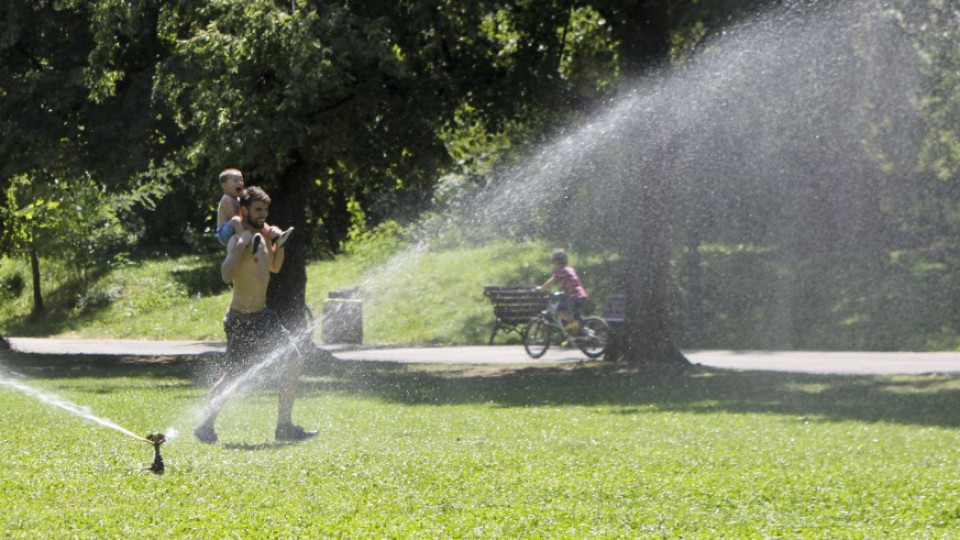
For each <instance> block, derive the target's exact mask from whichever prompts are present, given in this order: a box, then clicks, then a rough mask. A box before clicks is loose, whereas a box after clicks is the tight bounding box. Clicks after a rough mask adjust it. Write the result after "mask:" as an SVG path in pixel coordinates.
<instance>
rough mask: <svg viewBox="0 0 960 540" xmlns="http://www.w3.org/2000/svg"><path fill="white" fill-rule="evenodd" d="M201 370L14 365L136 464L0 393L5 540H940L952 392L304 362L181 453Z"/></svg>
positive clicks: (951, 445) (959, 466) (957, 380)
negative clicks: (298, 428) (85, 415)
mask: <svg viewBox="0 0 960 540" xmlns="http://www.w3.org/2000/svg"><path fill="white" fill-rule="evenodd" d="M206 362H207V361H205V360H202V359H193V360H181V361H176V362H173V361H169V362H165V361H156V360H153V361H149V362H144V361H132V360H130V359H114V360H110V359H95V358H94V359H90V358H86V359H77V358H56V357H51V358H44V357H39V358H38V357H27V356H11V355H8V356H6V357H4V360H3V363H4V364H6V365H7V366H8V367H11V368H12V369H15V370H17V371H19V372H21V373H25V374H26V375H27V378H26V379H23V382H27V383H29V384H31V385H34V386H36V387H38V388H42V389H44V390H45V391H48V392H52V393H55V394H57V395H60V396H62V397H64V398H67V399H70V400H72V401H75V402H76V403H78V404H82V405H85V406H88V407H90V409H91V410H92V411H93V412H94V413H97V414H99V415H102V416H105V417H108V418H110V419H112V420H114V421H116V422H118V423H120V424H121V425H123V426H125V427H127V428H129V429H131V430H133V431H134V432H137V433H143V434H146V433H148V432H152V431H157V430H168V431H169V429H170V428H171V427H173V428H175V429H176V430H179V432H180V435H179V437H177V438H175V439H174V440H172V441H171V442H169V443H168V444H166V445H165V446H164V456H165V458H166V461H167V473H166V474H165V475H164V476H155V475H152V474H150V473H147V472H144V471H143V470H142V469H143V467H144V466H146V465H147V464H148V463H149V462H150V460H151V458H152V449H151V448H150V447H149V446H148V445H147V444H146V443H143V442H138V441H136V440H134V439H132V438H129V437H127V436H124V435H122V434H120V433H117V432H114V431H111V430H108V429H104V428H101V427H99V426H96V425H95V424H92V423H90V422H88V421H85V420H82V419H80V418H77V417H74V416H72V415H69V414H68V413H66V412H63V411H60V410H58V409H55V408H52V407H50V406H47V405H44V404H42V403H41V402H39V401H38V400H36V399H34V398H31V397H28V396H25V395H23V394H21V393H19V392H16V391H12V390H8V389H6V388H3V387H0V408H2V410H3V411H4V419H3V428H2V430H0V463H2V464H3V469H4V470H3V474H0V505H2V507H3V508H4V511H3V512H2V513H0V530H2V531H4V533H3V536H4V537H8V538H20V537H24V538H53V537H81V538H119V537H123V538H130V537H138V538H159V537H168V536H172V537H197V538H264V537H271V538H292V537H298V538H317V537H348V538H585V537H596V538H661V537H664V538H676V537H689V538H717V537H725V538H773V537H787V538H951V537H956V531H957V530H958V528H960V452H957V448H960V432H958V429H957V428H958V424H960V418H958V416H957V414H956V411H957V410H960V393H958V389H960V377H957V376H944V375H927V376H899V377H886V378H884V377H852V376H844V377H841V376H814V375H799V374H785V373H736V372H724V371H716V370H707V369H693V370H691V371H689V372H688V373H685V374H675V375H653V374H649V373H644V372H641V371H636V370H633V369H631V368H628V367H624V366H616V365H610V364H606V365H604V364H581V365H578V366H571V367H534V368H531V367H503V366H501V367H477V366H473V367H466V366H432V367H431V366H416V365H405V366H402V365H390V364H360V363H349V364H334V365H323V364H311V366H310V369H309V370H308V374H307V375H306V376H305V377H304V380H303V385H302V387H301V392H300V396H301V397H300V399H299V401H298V402H297V406H296V411H295V418H296V419H297V420H298V421H299V422H300V423H302V424H304V425H305V426H307V427H309V428H314V429H319V430H320V432H321V436H320V437H319V438H318V439H314V440H311V441H307V442H303V443H299V444H276V443H275V442H274V441H273V433H272V430H273V427H274V422H275V414H276V409H275V407H276V396H275V392H274V391H273V389H272V388H270V385H269V384H268V385H266V386H265V387H262V388H260V389H256V390H251V391H250V392H248V393H246V394H245V395H243V396H240V397H238V399H236V400H234V401H233V402H231V404H230V405H228V407H227V408H226V409H225V411H224V413H223V415H222V416H221V421H220V424H219V426H218V430H219V432H220V437H221V441H222V442H221V443H220V444H217V445H203V444H200V443H197V442H195V441H193V440H192V437H191V436H190V434H189V433H190V430H192V428H193V426H194V425H195V420H194V413H195V411H196V410H197V409H198V407H199V406H200V405H201V404H202V401H203V395H204V393H205V381H208V380H209V379H208V376H207V369H206Z"/></svg>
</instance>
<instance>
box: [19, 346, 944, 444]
mask: <svg viewBox="0 0 960 540" xmlns="http://www.w3.org/2000/svg"><path fill="white" fill-rule="evenodd" d="M217 364H218V362H217V358H216V355H202V356H198V357H160V358H144V357H122V356H95V355H68V356H57V355H30V354H22V353H3V354H2V355H0V367H5V368H9V369H10V370H12V371H14V372H16V373H20V374H22V375H25V376H28V377H31V378H36V379H45V380H55V379H71V378H78V377H86V378H99V379H103V380H102V381H99V384H98V386H97V387H96V389H95V390H94V391H95V392H98V393H112V392H121V391H124V390H125V389H126V387H125V385H128V384H129V383H128V382H125V381H124V380H123V379H124V378H131V377H134V378H145V379H156V380H157V388H161V389H169V388H174V389H177V390H178V391H179V390H183V389H198V390H199V389H202V388H205V387H206V386H207V385H208V383H209V381H210V374H211V372H213V371H215V370H216V368H217ZM161 379H162V380H161ZM171 379H172V380H173V382H171ZM271 391H272V390H271ZM329 392H334V393H342V394H346V395H353V396H362V397H369V398H372V399H376V400H380V401H385V402H390V403H397V404H402V405H407V406H417V405H419V406H436V407H442V406H450V405H470V404H493V405H496V406H499V407H505V408H513V407H568V406H569V407H592V406H595V407H603V410H604V411H605V413H606V414H621V415H640V414H652V413H657V412H665V411H670V412H686V413H693V414H704V415H708V414H712V413H733V414H772V415H778V416H784V417H788V418H795V419H797V421H807V422H843V421H850V420H854V421H858V422H888V423H897V424H904V425H919V426H935V427H945V428H958V427H960V415H957V414H955V412H954V411H956V410H960V374H926V375H896V376H867V375H814V374H805V373H784V372H770V371H732V370H723V369H717V368H707V367H703V366H694V367H691V368H689V369H687V370H685V371H684V372H678V373H654V372H650V371H645V370H643V369H639V368H637V367H634V366H630V365H624V364H609V363H584V364H571V365H544V366H535V367H531V366H522V365H517V366H493V365H416V364H400V363H390V362H359V361H341V360H336V359H332V358H331V357H330V356H329V355H320V356H317V357H316V358H312V359H311V361H310V362H308V364H307V366H306V369H305V372H304V376H303V380H302V382H301V395H304V396H305V395H309V394H310V393H329ZM255 449H264V448H261V447H259V445H258V448H255Z"/></svg>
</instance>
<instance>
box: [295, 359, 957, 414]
mask: <svg viewBox="0 0 960 540" xmlns="http://www.w3.org/2000/svg"><path fill="white" fill-rule="evenodd" d="M341 364H346V363H341ZM352 364H353V365H338V366H335V367H332V368H328V369H327V373H325V374H323V375H324V378H323V379H321V380H319V381H309V382H307V383H305V388H308V389H310V390H312V391H318V392H324V391H336V392H344V393H351V394H360V395H369V396H372V397H375V398H376V399H379V400H384V401H390V402H395V403H401V404H404V405H434V406H444V405H463V404H480V403H486V404H490V403H492V404H496V405H499V406H501V407H537V406H552V407H557V406H560V407H563V406H607V407H609V406H613V407H614V408H615V411H616V414H649V413H651V412H658V411H674V412H690V413H698V414H710V413H715V412H727V413H760V414H775V415H782V416H790V417H795V418H798V419H803V420H804V421H822V422H841V421H848V420H855V421H860V422H892V423H899V424H909V425H924V426H939V427H948V428H956V427H960V415H956V414H954V413H953V411H956V410H957V409H958V408H960V375H953V374H951V375H941V374H929V375H899V376H892V377H891V376H850V375H814V374H803V373H784V372H767V371H731V370H722V369H716V368H706V367H700V366H697V367H693V368H690V369H688V370H687V371H686V372H684V373H675V374H662V373H660V374H658V373H650V372H649V371H644V370H640V369H636V368H633V367H629V366H623V365H610V364H581V365H575V366H572V367H571V366H557V367H513V368H495V367H490V366H488V367H476V366H459V367H449V366H448V367H447V368H445V369H443V370H442V371H425V370H423V368H422V367H421V368H417V367H416V366H407V365H400V364H388V365H382V364H379V365H371V364H372V363H367V364H364V363H352ZM318 374H322V373H318Z"/></svg>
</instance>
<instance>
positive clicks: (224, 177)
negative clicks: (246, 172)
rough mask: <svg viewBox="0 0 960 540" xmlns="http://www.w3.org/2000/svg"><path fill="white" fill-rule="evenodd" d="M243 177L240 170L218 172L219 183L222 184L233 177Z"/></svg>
mask: <svg viewBox="0 0 960 540" xmlns="http://www.w3.org/2000/svg"><path fill="white" fill-rule="evenodd" d="M237 176H239V177H243V173H242V172H240V169H224V170H222V171H220V183H221V184H222V183H224V182H226V181H227V180H229V179H231V178H234V177H237Z"/></svg>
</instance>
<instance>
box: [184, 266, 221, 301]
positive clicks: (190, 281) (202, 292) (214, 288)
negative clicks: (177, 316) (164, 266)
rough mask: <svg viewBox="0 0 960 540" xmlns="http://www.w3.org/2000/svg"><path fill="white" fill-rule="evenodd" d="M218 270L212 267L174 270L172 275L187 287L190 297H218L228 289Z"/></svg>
mask: <svg viewBox="0 0 960 540" xmlns="http://www.w3.org/2000/svg"><path fill="white" fill-rule="evenodd" d="M216 268H219V266H217V267H216ZM216 268H214V267H212V266H210V265H202V266H196V267H194V268H180V269H176V270H173V271H172V272H171V275H172V277H173V279H174V280H175V281H177V282H178V283H180V284H181V285H183V286H184V287H186V289H187V292H188V293H189V295H190V296H216V295H218V294H220V293H222V292H223V291H225V290H227V288H228V286H227V284H226V283H224V282H223V279H221V278H220V272H219V271H218V270H217V269H216Z"/></svg>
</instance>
